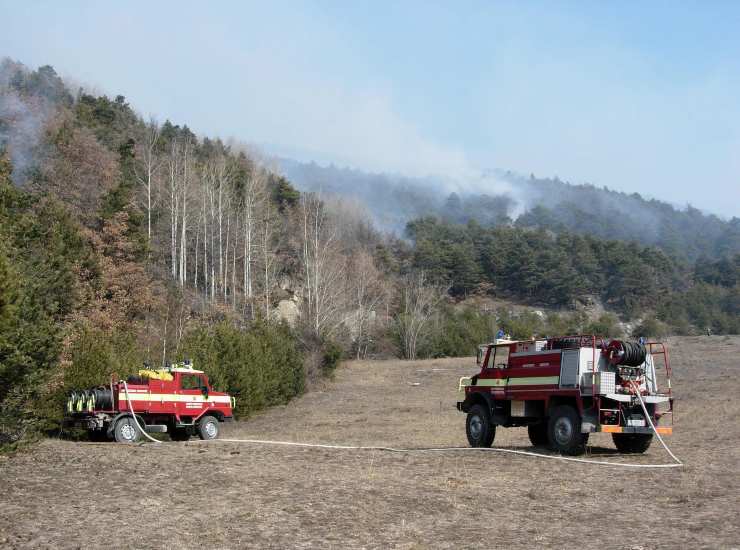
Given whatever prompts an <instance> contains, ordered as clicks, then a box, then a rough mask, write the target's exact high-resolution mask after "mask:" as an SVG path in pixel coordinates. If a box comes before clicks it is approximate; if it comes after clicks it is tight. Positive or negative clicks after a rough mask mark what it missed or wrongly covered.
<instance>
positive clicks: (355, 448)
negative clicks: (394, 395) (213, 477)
mask: <svg viewBox="0 0 740 550" xmlns="http://www.w3.org/2000/svg"><path fill="white" fill-rule="evenodd" d="M123 390H124V392H125V394H126V401H127V402H128V407H129V410H130V411H131V416H132V417H133V419H134V423H135V424H136V427H137V428H138V429H139V431H140V432H141V433H143V434H144V435H145V436H146V437H147V438H148V439H149V440H151V441H152V442H154V443H162V442H161V441H159V440H157V439H154V438H153V437H152V436H150V435H149V434H148V433H146V432H145V431H144V430H143V429H142V427H141V426H140V425H139V421H138V420H137V418H136V414H135V413H134V408H133V406H132V404H131V398H130V397H129V394H128V385H127V384H126V382H125V381H123ZM636 394H637V398H638V399H639V401H640V405H641V406H642V410H643V411H644V413H645V418H647V421H648V422H649V423H650V428H652V430H653V433H655V435H656V436H657V437H658V441H660V443H661V445H663V447H664V448H665V450H666V451H668V454H669V455H671V458H673V460H675V463H674V464H629V463H624V462H610V461H607V460H591V459H588V458H576V457H572V456H562V455H548V454H543V453H535V452H532V451H519V450H516V449H502V448H500V447H417V448H408V449H407V448H396V447H384V446H378V445H329V444H326V443H298V442H295V441H277V440H271V439H210V440H201V443H211V442H216V441H221V442H223V443H249V444H253V445H283V446H289V447H308V448H314V449H335V450H343V451H382V452H389V453H444V452H470V451H473V452H495V453H509V454H515V455H523V456H532V457H537V458H548V459H552V460H564V461H568V462H581V463H584V464H598V465H601V466H621V467H624V468H679V467H681V466H683V463H682V462H681V461H680V460H679V459H678V458H677V457H676V455H674V454H673V453H672V452H671V450H670V449H669V448H668V445H666V444H665V442H664V441H663V438H662V437H660V434H659V433H658V430H656V429H655V425H654V424H653V420H652V418H650V414H648V411H647V408H646V407H645V403H644V402H643V400H642V396H641V395H640V388H639V387H637V388H636Z"/></svg>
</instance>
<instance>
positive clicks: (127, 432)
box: [113, 416, 141, 443]
mask: <svg viewBox="0 0 740 550" xmlns="http://www.w3.org/2000/svg"><path fill="white" fill-rule="evenodd" d="M113 436H114V437H115V439H116V441H117V442H118V443H136V442H137V441H138V440H139V438H140V437H141V432H140V431H139V428H137V427H136V423H135V422H134V419H133V418H132V417H131V416H122V417H121V418H119V419H118V420H116V427H115V429H114V430H113Z"/></svg>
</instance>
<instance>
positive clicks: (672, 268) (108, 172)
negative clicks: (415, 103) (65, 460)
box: [0, 60, 740, 444]
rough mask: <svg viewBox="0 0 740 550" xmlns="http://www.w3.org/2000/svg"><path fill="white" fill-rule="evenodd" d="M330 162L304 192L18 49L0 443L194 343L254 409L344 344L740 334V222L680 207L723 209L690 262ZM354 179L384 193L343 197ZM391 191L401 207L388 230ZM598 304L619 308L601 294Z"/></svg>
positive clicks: (2, 218)
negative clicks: (68, 80) (73, 399)
mask: <svg viewBox="0 0 740 550" xmlns="http://www.w3.org/2000/svg"><path fill="white" fill-rule="evenodd" d="M317 169H318V168H317ZM323 174H324V175H327V176H331V175H335V176H336V180H335V181H332V182H328V183H327V185H323V184H322V185H317V186H314V187H313V188H312V189H315V190H316V191H319V190H321V191H322V192H321V193H313V192H310V190H307V191H304V192H299V191H298V190H297V189H296V188H295V187H294V186H293V184H292V182H291V181H290V178H289V177H285V174H281V173H279V172H278V171H276V170H275V169H274V168H273V167H272V166H271V165H270V164H269V163H268V162H266V161H265V160H263V159H262V158H261V157H260V156H258V155H256V154H254V153H252V152H250V151H249V150H248V149H247V148H245V147H243V146H241V145H240V144H239V143H225V142H223V141H221V140H220V139H218V138H212V137H206V136H198V135H196V134H195V133H194V132H192V131H191V130H190V129H189V128H188V127H187V126H186V125H184V124H181V123H178V122H171V121H164V122H161V123H160V122H158V121H156V120H144V119H143V118H142V117H141V116H140V115H139V114H137V113H136V111H135V110H134V109H133V108H132V106H130V105H129V104H128V102H127V101H126V99H125V97H123V96H121V95H118V96H115V97H113V98H110V97H107V96H105V95H97V94H92V93H89V92H87V91H85V90H84V89H77V90H70V89H69V88H68V87H67V86H66V85H65V83H64V82H63V81H62V80H61V79H60V78H59V77H58V75H57V74H56V73H55V71H54V69H53V68H51V67H48V66H47V67H41V68H39V69H38V70H29V69H27V68H25V67H24V66H23V65H21V64H19V63H15V62H12V61H10V60H4V61H2V63H0V444H6V443H9V442H14V441H17V440H19V439H20V438H22V437H24V435H27V434H33V433H39V432H41V431H53V430H55V429H57V428H58V425H59V420H60V418H61V413H62V404H63V402H64V396H65V393H66V392H67V391H69V390H70V389H71V388H75V387H89V386H92V385H95V384H99V383H101V382H102V381H104V380H106V379H107V377H108V375H109V374H110V373H111V372H115V373H118V374H119V375H125V374H127V373H131V372H134V371H136V370H137V369H138V368H139V367H140V366H141V365H142V364H143V363H144V362H145V361H146V362H149V363H150V364H153V365H160V364H164V363H167V362H170V361H181V360H183V359H185V358H186V357H188V358H191V359H194V360H195V361H196V366H199V367H202V368H203V369H204V370H206V372H208V373H209V374H210V375H211V376H212V377H213V379H214V380H215V381H216V383H217V385H219V386H221V387H222V388H223V389H227V390H228V391H230V392H231V393H232V394H233V395H235V396H236V398H237V413H238V414H239V415H241V416H245V415H249V414H250V413H251V412H253V411H255V410H258V409H260V408H262V407H266V406H270V405H273V404H276V403H280V402H284V401H286V400H288V399H290V398H292V397H293V396H295V395H297V394H299V393H301V392H302V391H304V389H305V387H306V385H307V384H308V385H310V384H311V383H312V381H313V380H316V379H318V378H320V377H321V376H326V375H331V373H332V370H333V369H334V368H335V367H336V365H337V363H338V361H339V360H340V358H341V357H342V356H344V357H368V356H388V355H398V356H402V357H406V358H415V357H425V356H449V355H467V354H470V353H472V350H474V349H475V345H476V344H478V343H480V342H482V341H485V340H489V339H490V338H492V336H493V335H494V334H495V332H496V330H497V329H498V328H499V327H504V328H505V330H507V331H508V332H510V333H512V335H514V336H515V337H521V338H528V337H530V336H531V335H532V334H536V333H539V334H545V333H561V332H577V331H582V330H583V331H595V332H599V333H602V334H607V335H614V334H619V333H621V332H622V331H623V330H625V327H627V326H628V325H624V324H620V321H633V323H632V324H633V325H634V324H635V323H638V322H639V323H638V326H637V328H635V331H637V332H639V333H640V334H652V335H661V334H664V333H668V332H696V331H705V330H707V328H710V329H711V330H713V331H715V332H737V331H738V330H740V327H738V317H739V315H738V313H740V293H739V291H738V271H739V269H740V267H739V266H740V256H738V250H737V240H735V241H733V240H732V239H733V238H735V237H732V235H733V233H732V228H733V227H735V228H736V227H737V223H736V220H733V221H732V222H730V223H728V222H723V221H721V220H717V219H715V218H712V217H708V216H704V215H702V214H698V213H694V212H693V211H687V212H685V213H676V212H675V211H673V214H670V213H669V214H670V215H668V214H667V216H668V217H672V218H673V219H674V221H675V223H676V224H678V226H680V227H684V226H686V227H692V228H693V227H694V226H692V225H691V223H693V222H691V223H689V222H687V221H686V220H695V221H696V223H699V222H702V223H705V224H706V228H705V231H704V232H703V237H702V238H706V239H709V240H712V242H713V243H714V244H713V245H711V246H710V245H709V244H707V243H704V242H700V241H698V240H697V241H696V243H698V244H695V245H692V246H695V247H699V248H700V247H702V246H703V247H705V248H703V249H702V250H704V251H705V252H706V253H707V254H708V255H711V256H712V258H713V259H712V260H700V261H697V262H695V263H693V264H690V263H688V261H687V260H686V259H685V258H684V256H691V255H696V253H695V252H692V253H691V254H687V255H680V254H676V253H674V252H673V251H671V250H669V249H667V248H665V247H664V248H659V247H657V244H659V243H653V244H656V246H646V245H645V244H640V245H638V244H634V243H628V242H626V241H624V240H613V239H612V240H605V239H602V238H600V235H602V232H603V231H606V230H605V229H604V228H603V227H602V228H601V229H599V228H593V229H592V230H591V229H589V230H588V231H590V232H592V233H593V235H582V234H581V233H583V232H587V231H586V227H589V226H588V224H586V223H585V222H584V224H585V225H583V227H581V228H569V227H567V226H563V223H562V222H561V221H558V218H557V215H559V214H557V212H556V211H553V212H556V214H557V215H556V214H553V215H554V216H555V218H554V221H552V222H551V223H550V222H548V223H544V222H541V223H540V222H538V223H534V222H533V221H531V220H530V221H527V220H528V219H529V218H531V216H532V215H533V214H532V212H534V210H530V212H529V214H524V215H523V216H520V217H519V219H518V220H517V221H516V222H512V219H511V212H512V209H514V208H515V202H516V200H515V198H513V197H512V196H506V195H501V196H495V197H494V196H491V197H482V196H472V195H471V196H469V197H463V198H461V197H460V196H450V197H446V196H445V197H446V198H444V197H443V198H442V200H437V199H436V198H435V196H434V193H430V192H428V191H427V193H426V194H427V197H426V198H424V188H423V187H421V186H420V185H421V184H420V182H418V181H416V180H404V181H405V186H403V185H402V186H400V187H399V186H397V185H396V184H397V180H396V179H393V178H386V177H384V176H378V178H380V180H368V179H367V178H365V177H364V176H363V175H362V174H360V173H353V174H354V175H353V177H354V178H355V179H354V180H353V179H350V180H347V179H346V177H345V176H346V174H344V175H342V174H341V173H340V171H328V172H323ZM381 180H382V181H381ZM372 181H378V186H377V187H373V185H374V184H373V185H370V183H369V182H372ZM348 182H349V183H348ZM363 182H364V183H363ZM329 183H331V185H329ZM345 184H350V185H352V186H353V187H355V188H356V190H360V191H362V193H365V194H366V195H367V197H368V198H367V202H363V201H362V200H359V201H358V200H346V199H345V200H341V199H338V198H337V196H336V195H347V194H348V193H346V192H344V191H342V190H341V187H342V185H345ZM532 185H534V184H532ZM332 191H334V192H335V193H333V194H332V193H331V192H332ZM358 192H359V191H358ZM373 192H376V196H375V197H374V198H373V200H372V201H371V200H370V195H372V194H373ZM594 192H596V191H594ZM388 193H391V195H388ZM360 198H362V195H360ZM635 200H637V199H635ZM382 202H385V204H386V205H392V204H393V205H395V206H394V207H393V208H389V210H391V211H392V212H394V213H396V214H398V215H397V216H395V217H393V219H392V220H390V222H388V224H385V223H383V224H382V225H381V227H380V228H377V227H378V226H377V225H376V224H374V223H373V221H372V217H371V215H370V214H369V213H368V211H375V210H373V209H374V208H375V209H377V207H378V204H380V203H382ZM659 206H660V205H659ZM663 207H664V206H660V208H663ZM668 208H670V207H668ZM429 212H431V213H433V214H434V215H435V217H433V218H431V217H424V215H425V214H427V213H429ZM473 213H474V215H473ZM394 215H395V214H394ZM563 215H564V214H563ZM528 216H529V218H528ZM564 216H565V215H564ZM565 218H567V216H565ZM538 219H539V218H538ZM543 219H544V218H543ZM475 220H481V221H475ZM540 221H541V220H540ZM407 222H408V225H407V227H406V224H407ZM460 222H462V223H460ZM589 223H590V222H589ZM687 224H688V225H687ZM733 224H734V226H733ZM540 225H542V226H543V227H539V228H534V227H533V226H540ZM388 226H393V227H395V228H396V230H397V232H396V234H395V235H393V234H388V233H386V232H385V231H384V229H386V228H387V227H388ZM604 227H606V226H604ZM615 231H616V230H615ZM692 231H693V229H692ZM720 233H721V234H722V235H724V237H718V236H717V235H719V234H720ZM680 235H684V233H680ZM612 237H614V238H615V239H627V238H632V237H630V234H628V233H624V234H619V233H618V234H615V235H612ZM680 239H684V237H683V236H681V237H680ZM723 239H724V240H723ZM717 243H724V244H721V246H720V244H717ZM733 243H734V244H733ZM712 246H714V248H712ZM591 298H593V299H595V300H599V301H603V303H604V304H605V306H606V308H607V311H606V312H605V313H603V314H601V315H600V316H599V317H598V318H595V317H593V316H589V315H587V314H586V313H584V310H583V308H581V305H582V304H583V303H584V302H586V301H587V300H588V299H591ZM476 300H477V301H476ZM492 300H497V301H498V302H497V303H499V304H502V303H504V304H505V303H508V304H511V303H512V302H518V303H521V304H526V305H532V306H537V307H538V308H543V307H544V308H545V309H547V313H546V314H544V313H541V312H540V314H535V313H532V312H530V311H527V310H526V308H524V309H522V308H519V309H516V308H513V307H508V306H506V305H499V306H497V307H496V308H492V307H489V306H488V305H481V304H484V303H491V301H492ZM502 300H503V301H506V302H502ZM629 326H632V325H629Z"/></svg>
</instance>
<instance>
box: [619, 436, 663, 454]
mask: <svg viewBox="0 0 740 550" xmlns="http://www.w3.org/2000/svg"><path fill="white" fill-rule="evenodd" d="M612 439H613V440H614V446H615V447H616V448H617V450H618V451H619V452H620V453H624V454H637V453H644V452H645V451H647V450H648V448H649V447H650V444H651V443H652V442H653V434H612Z"/></svg>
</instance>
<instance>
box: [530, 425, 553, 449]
mask: <svg viewBox="0 0 740 550" xmlns="http://www.w3.org/2000/svg"><path fill="white" fill-rule="evenodd" d="M527 433H528V434H529V440H530V441H531V442H532V445H533V446H534V447H547V446H548V444H549V443H550V441H549V440H548V439H547V423H545V422H542V423H540V424H530V425H529V426H527Z"/></svg>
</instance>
